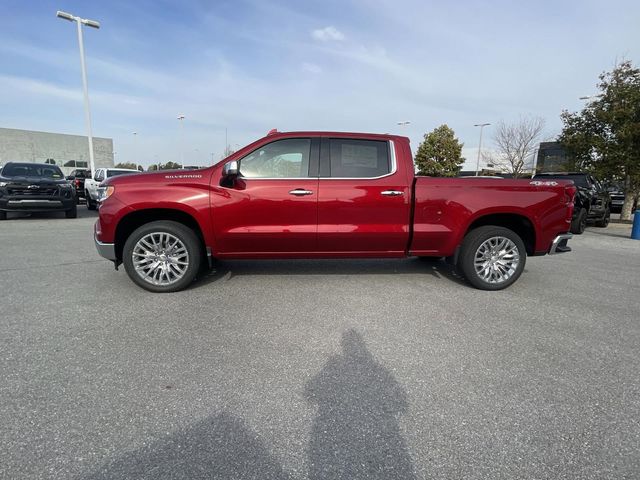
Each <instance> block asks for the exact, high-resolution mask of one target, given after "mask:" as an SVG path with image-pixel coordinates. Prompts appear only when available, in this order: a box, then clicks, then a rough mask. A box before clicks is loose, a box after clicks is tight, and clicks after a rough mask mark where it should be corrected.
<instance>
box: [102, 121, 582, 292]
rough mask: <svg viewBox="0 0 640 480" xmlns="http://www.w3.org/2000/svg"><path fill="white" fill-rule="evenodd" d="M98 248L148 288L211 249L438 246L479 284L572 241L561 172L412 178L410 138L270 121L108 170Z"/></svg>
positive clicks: (336, 253)
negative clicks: (173, 159) (274, 127)
mask: <svg viewBox="0 0 640 480" xmlns="http://www.w3.org/2000/svg"><path fill="white" fill-rule="evenodd" d="M104 187H105V192H104V195H103V198H102V204H101V206H100V217H99V219H98V221H97V222H96V225H95V243H96V247H97V249H98V252H99V253H100V254H101V255H102V256H103V257H105V258H107V259H109V260H112V261H113V262H114V264H115V266H116V268H117V267H118V265H120V264H121V263H124V267H125V270H126V271H127V273H128V275H129V277H130V278H131V279H132V280H133V281H134V282H135V283H136V284H138V285H139V286H141V287H143V288H145V289H147V290H150V291H154V292H169V291H177V290H180V289H183V288H185V287H186V286H188V285H189V284H190V283H191V282H192V281H193V280H194V279H195V278H196V276H197V274H198V271H199V270H200V269H201V267H203V266H206V265H207V263H208V264H209V266H211V263H212V262H213V260H214V259H231V258H251V259H261V258H263V259H264V258H347V257H405V256H418V257H447V258H448V259H449V260H450V261H451V262H453V263H454V264H455V265H456V266H457V267H458V269H459V270H460V271H461V273H462V274H463V275H464V276H465V277H466V279H467V280H468V281H469V282H470V283H471V284H472V285H473V286H475V287H477V288H480V289H484V290H499V289H502V288H505V287H507V286H509V285H511V284H512V283H513V282H515V281H516V280H517V279H518V277H519V276H520V274H521V273H522V271H523V269H524V266H525V261H526V257H527V255H545V254H554V253H561V252H567V251H570V250H571V249H570V248H569V247H568V246H567V242H568V240H569V239H570V238H571V234H569V233H568V231H569V228H570V225H571V215H572V211H573V197H574V195H575V192H576V188H575V187H574V185H573V183H572V182H570V181H564V180H555V179H554V180H551V181H546V180H531V179H526V180H507V179H490V178H481V179H461V178H460V179H459V178H432V177H415V175H414V165H413V159H412V154H411V150H410V147H409V139H408V138H406V137H402V136H396V135H378V134H360V133H336V132H289V133H279V132H276V131H272V132H270V133H269V135H267V136H266V137H264V138H261V139H260V140H257V141H256V142H254V143H252V144H250V145H247V146H246V147H244V148H242V149H241V150H239V151H237V152H236V153H234V154H233V155H231V156H229V157H228V158H226V159H224V160H222V161H221V162H219V163H218V164H216V165H213V166H212V167H209V168H206V169H203V170H197V171H184V170H178V171H162V172H157V173H145V174H141V175H127V176H121V177H115V178H110V179H107V180H106V182H105V184H104Z"/></svg>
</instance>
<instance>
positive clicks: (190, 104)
mask: <svg viewBox="0 0 640 480" xmlns="http://www.w3.org/2000/svg"><path fill="white" fill-rule="evenodd" d="M0 8H1V9H2V12H3V14H2V17H1V18H0V127H7V128H24V129H33V130H44V131H55V132H62V133H74V134H84V132H85V129H84V116H83V104H82V96H81V79H80V66H79V57H78V45H77V39H76V32H75V29H74V28H75V27H74V25H73V24H71V23H69V22H66V21H63V20H59V19H57V18H56V17H55V12H56V10H58V9H60V10H66V11H69V12H71V13H73V14H75V15H79V16H82V17H85V18H92V19H96V20H99V21H100V22H101V24H102V27H101V29H100V30H94V29H85V37H84V38H85V48H86V51H87V67H88V72H89V90H90V98H91V107H92V115H93V130H94V135H96V136H103V137H111V138H113V139H114V151H115V152H116V162H118V161H137V162H139V163H142V164H144V165H147V164H150V163H155V162H157V161H161V162H166V161H169V160H175V161H179V158H180V152H181V146H180V134H179V126H178V120H177V118H176V117H177V115H178V114H184V115H185V116H186V119H185V120H184V147H183V148H184V155H185V161H186V162H187V163H194V164H204V163H210V161H211V158H212V154H213V157H214V158H215V159H216V160H217V159H218V158H220V155H221V153H222V151H223V150H224V142H225V128H227V129H228V136H229V143H230V144H231V146H232V147H234V146H235V145H236V144H237V145H244V144H246V143H249V142H250V141H252V140H255V139H256V138H258V137H261V136H263V135H264V134H265V133H266V132H267V131H268V130H269V129H271V128H274V127H277V128H278V129H279V130H282V131H287V130H345V131H370V132H381V133H384V132H390V133H398V132H399V133H403V134H406V135H408V136H409V137H410V138H411V141H412V146H413V148H414V149H415V148H416V147H417V145H418V143H419V142H420V140H421V138H422V135H423V134H424V133H425V132H427V131H430V130H432V129H433V128H435V127H437V126H438V125H440V124H442V123H447V124H448V125H449V126H450V127H452V128H453V129H454V130H455V131H456V133H457V135H458V136H459V138H460V140H461V141H462V142H464V144H465V148H464V150H463V153H464V155H465V156H466V157H467V158H468V164H467V166H471V165H472V164H475V154H476V148H477V144H478V129H477V128H474V127H473V124H475V123H481V122H491V123H494V124H495V123H496V122H497V121H499V120H501V119H502V120H505V121H513V120H517V119H518V117H519V116H521V115H533V116H541V117H543V118H545V120H546V134H547V135H548V136H553V135H555V134H557V133H558V132H559V131H560V128H561V124H560V120H559V114H560V112H561V110H562V109H564V108H566V109H570V110H576V109H579V108H580V107H581V105H582V101H580V100H578V97H579V96H582V95H588V94H591V93H593V92H595V84H596V83H597V76H598V74H599V73H600V72H602V71H604V70H609V69H611V68H612V67H613V65H614V63H615V61H616V59H618V60H620V59H622V58H626V59H629V60H631V61H633V62H634V63H635V64H636V65H637V64H638V63H640V2H637V1H608V2H605V1H589V0H587V1H547V0H542V1H537V2H513V1H494V2H480V1H458V2H443V1H428V0H424V1H419V0H416V1H413V0H411V1H401V0H395V1H387V0H368V1H365V0H362V1H348V0H343V1H337V0H323V1H319V2H314V1H293V0H291V1H274V2H268V1H266V0H263V1H260V0H248V1H243V0H235V1H219V0H215V1H204V0H201V1H187V0H184V1H174V2H170V1H162V0H157V1H144V0H137V1H131V0H129V1H91V0H85V1H67V0H59V1H54V2H52V1H50V0H49V1H44V0H32V1H24V0H22V1H18V0H15V1H14V0H0ZM403 120H409V121H411V124H410V125H409V126H407V127H399V126H397V124H396V123H397V122H398V121H403ZM133 132H138V134H137V135H136V136H135V138H134V135H133ZM491 134H492V132H491V127H488V128H487V129H486V130H485V135H486V136H485V139H486V141H487V143H486V145H487V146H489V147H490V144H491Z"/></svg>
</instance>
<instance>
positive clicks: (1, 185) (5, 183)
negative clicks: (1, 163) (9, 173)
mask: <svg viewBox="0 0 640 480" xmlns="http://www.w3.org/2000/svg"><path fill="white" fill-rule="evenodd" d="M7 185H9V184H8V183H7V182H0V187H6V186H7Z"/></svg>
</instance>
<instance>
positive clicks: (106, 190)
mask: <svg viewBox="0 0 640 480" xmlns="http://www.w3.org/2000/svg"><path fill="white" fill-rule="evenodd" d="M115 191H116V187H114V186H113V185H108V186H106V187H101V188H100V189H99V190H98V201H99V202H104V201H105V200H106V199H107V198H109V197H110V196H111V195H113V192H115Z"/></svg>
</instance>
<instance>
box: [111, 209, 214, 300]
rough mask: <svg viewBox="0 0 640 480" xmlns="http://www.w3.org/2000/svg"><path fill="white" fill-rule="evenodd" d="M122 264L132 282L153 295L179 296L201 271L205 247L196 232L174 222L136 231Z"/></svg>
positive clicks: (130, 239) (145, 226)
mask: <svg viewBox="0 0 640 480" xmlns="http://www.w3.org/2000/svg"><path fill="white" fill-rule="evenodd" d="M122 263H123V264H124V268H125V270H126V272H127V274H128V275H129V278H131V280H133V281H134V282H135V283H136V284H138V285H139V286H141V287H142V288H144V289H145V290H149V291H150V292H177V291H179V290H182V289H184V288H186V287H187V286H188V285H189V284H190V283H191V282H193V280H194V279H195V277H196V275H197V274H198V272H199V270H200V266H201V263H202V245H201V242H200V239H199V238H198V236H197V235H196V234H195V232H194V231H193V230H191V229H190V228H188V227H186V226H184V225H183V224H181V223H177V222H171V221H166V220H162V221H158V222H151V223H147V224H145V225H142V226H141V227H139V228H137V229H136V230H135V231H134V232H133V233H132V234H131V235H130V236H129V238H127V241H126V242H125V244H124V249H123V252H122Z"/></svg>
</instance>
